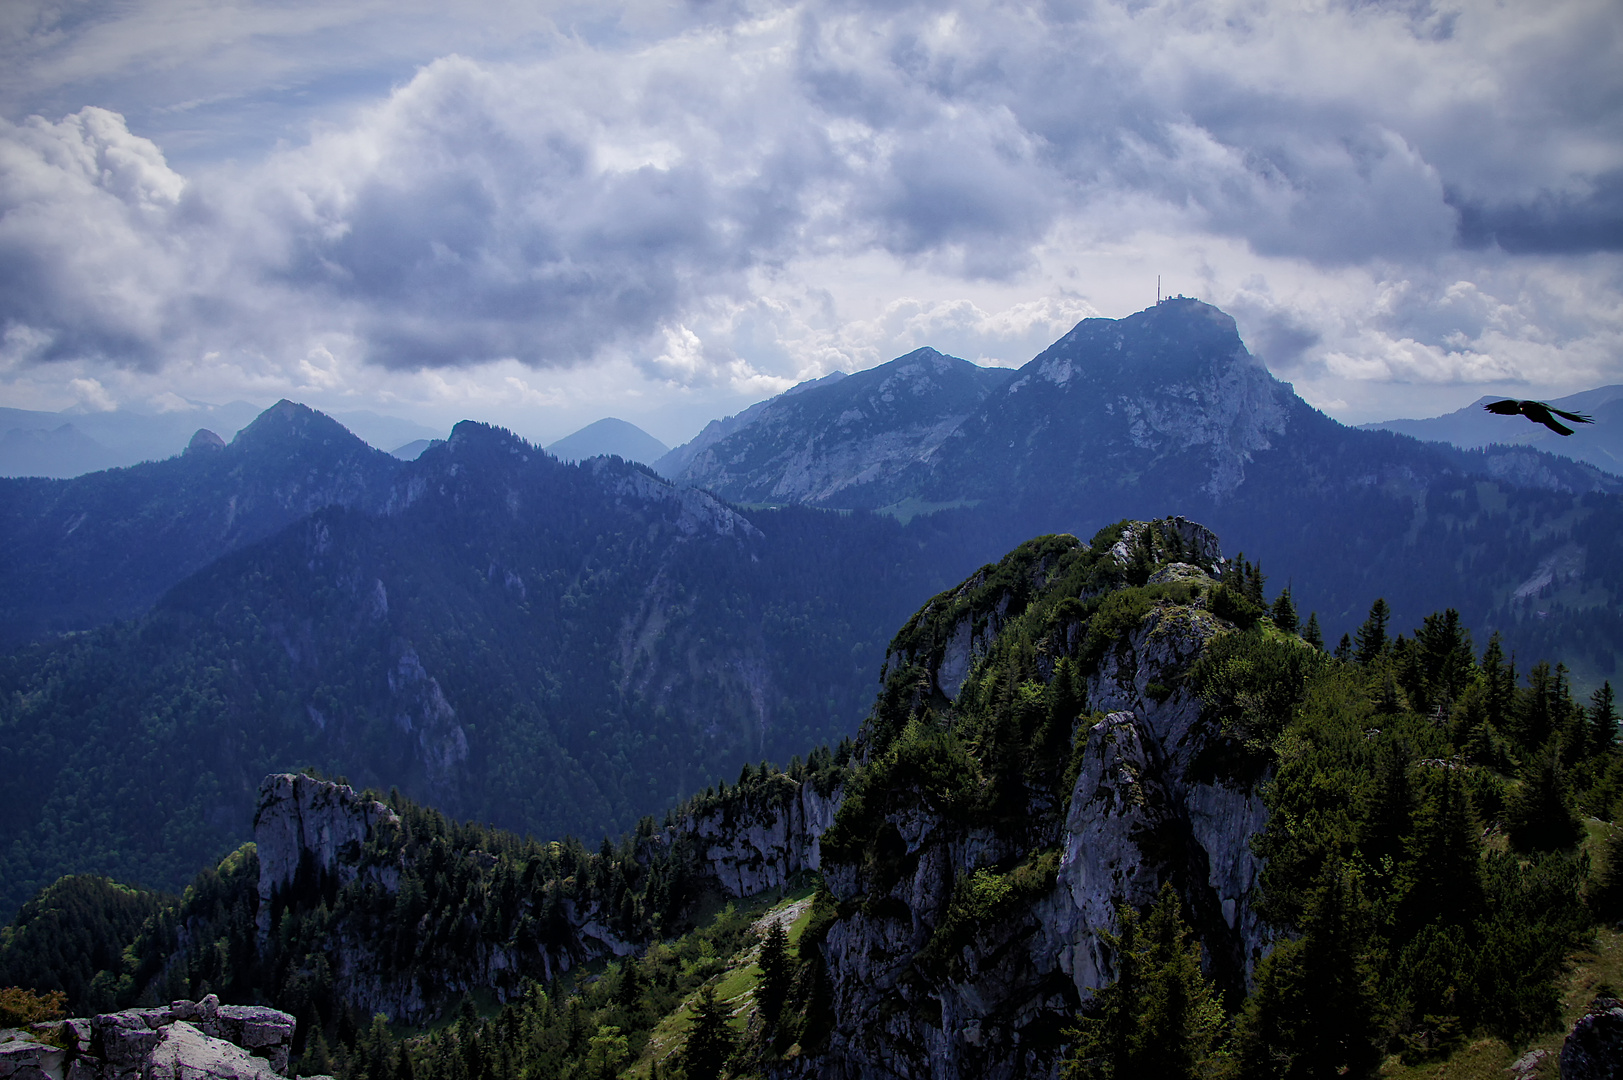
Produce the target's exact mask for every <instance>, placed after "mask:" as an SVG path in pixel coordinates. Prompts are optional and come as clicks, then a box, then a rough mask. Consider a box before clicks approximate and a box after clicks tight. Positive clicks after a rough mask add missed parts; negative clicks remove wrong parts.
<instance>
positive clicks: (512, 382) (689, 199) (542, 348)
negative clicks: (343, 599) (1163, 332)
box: [0, 0, 1623, 445]
mask: <svg viewBox="0 0 1623 1080" xmlns="http://www.w3.org/2000/svg"><path fill="white" fill-rule="evenodd" d="M1158 278H1159V281H1160V288H1161V289H1162V291H1163V292H1164V293H1166V294H1168V295H1171V294H1182V295H1189V296H1196V297H1199V298H1201V299H1203V300H1206V301H1208V302H1210V303H1213V304H1216V305H1217V306H1219V307H1221V308H1223V309H1224V310H1225V311H1227V312H1229V313H1230V314H1231V315H1233V316H1234V317H1235V319H1236V320H1237V321H1238V324H1239V327H1240V331H1241V335H1242V337H1243V338H1244V339H1245V341H1246V343H1247V345H1248V346H1249V348H1250V349H1251V350H1252V352H1254V353H1255V354H1256V355H1257V356H1259V357H1260V358H1261V359H1262V360H1263V361H1264V362H1265V363H1266V364H1267V365H1268V367H1269V368H1270V369H1271V370H1272V371H1273V373H1274V374H1275V375H1276V376H1278V377H1279V378H1281V379H1284V380H1286V381H1288V382H1290V383H1292V384H1293V385H1294V386H1295V388H1296V390H1297V392H1298V393H1299V394H1301V395H1302V396H1303V397H1304V398H1306V399H1307V400H1308V401H1309V402H1311V403H1313V404H1314V405H1316V406H1318V407H1319V408H1321V409H1323V410H1324V411H1325V412H1327V413H1329V414H1330V415H1332V416H1334V417H1336V418H1337V419H1340V420H1342V421H1345V422H1348V423H1361V422H1365V421H1371V420H1379V419H1388V418H1393V417H1401V416H1431V415H1438V414H1440V413H1443V412H1447V411H1450V410H1453V409H1456V408H1459V407H1461V406H1463V405H1465V404H1468V403H1470V402H1471V401H1473V400H1475V399H1476V398H1478V397H1480V396H1481V395H1483V394H1490V393H1491V394H1503V395H1506V396H1515V397H1554V396H1559V395H1561V394H1565V393H1571V392H1574V391H1576V390H1580V389H1587V388H1589V387H1594V386H1600V385H1605V384H1608V383H1623V295H1620V286H1623V4H1619V3H1617V2H1616V0H1545V2H1542V3H1539V4H1532V3H1526V2H1520V0H1502V2H1490V0H1462V2H1459V3H1447V2H1439V3H1427V2H1424V0H1403V2H1393V3H1385V2H1381V0H1336V2H1312V0H1303V2H1279V3H1262V2H1252V0H1209V2H1193V0H1169V2H1154V0H1131V2H1126V3H1115V2H1108V0H1096V2H1094V0H1083V2H1076V3H1069V2H1061V0H1056V2H1053V3H1025V4H1003V3H974V2H966V3H958V4H943V3H940V2H931V3H927V4H923V3H921V4H911V3H906V2H900V0H898V2H877V0H876V2H872V3H865V4H864V3H845V2H840V0H806V2H804V3H765V2H762V3H757V2H751V0H738V2H729V0H692V2H687V3H678V2H671V3H651V2H645V0H621V2H614V0H605V2H595V0H594V2H589V3H573V2H549V0H484V2H481V0H467V2H459V3H457V4H455V5H447V4H443V3H439V2H420V0H319V2H304V0H277V2H253V0H7V2H6V3H5V4H4V5H3V6H0V405H6V406H11V407H16V408H29V409H48V410H61V409H80V410H94V411H105V410H113V409H128V410H134V411H154V410H156V411H174V410H186V409H188V408H189V407H190V404H189V403H191V402H198V401H205V402H213V403H225V402H228V401H232V400H246V401H251V402H254V403H256V404H267V405H268V404H270V403H272V402H274V401H275V400H276V399H278V398H282V397H288V398H292V399H294V400H298V401H303V402H305V403H307V404H310V405H312V406H314V407H317V408H321V409H325V410H328V411H340V412H341V411H347V410H359V409H368V410H372V411H375V412H380V413H386V414H391V415H396V416H402V417H406V418H409V419H414V420H417V421H419V422H421V423H424V424H427V425H428V426H430V427H433V428H435V429H437V430H446V429H448V428H449V426H450V425H451V424H452V423H454V422H455V421H457V420H459V419H463V418H473V419H478V420H485V421H490V422H494V423H499V424H503V425H504V426H507V427H510V428H512V429H513V430H515V431H517V432H519V433H520V434H523V435H525V436H527V437H530V438H532V439H536V440H538V441H541V442H547V441H551V440H552V439H555V438H558V437H560V436H562V435H564V434H567V433H568V432H570V431H573V430H575V429H576V428H579V427H581V426H583V425H585V424H587V423H589V422H591V421H593V420H596V419H599V418H600V417H604V416H618V417H622V418H624V419H627V420H630V421H632V422H633V423H636V424H639V425H640V426H642V427H644V428H645V429H646V430H648V431H649V432H651V433H652V434H654V435H655V436H657V437H658V438H660V439H662V440H664V441H665V442H667V443H669V444H673V445H674V444H676V443H679V442H682V441H685V440H686V439H688V438H691V437H692V436H693V435H694V434H695V433H697V431H698V430H699V429H700V428H701V427H702V426H703V424H704V423H705V422H706V421H707V420H709V419H712V418H714V417H719V416H723V415H726V414H730V413H733V412H737V411H738V410H739V409H741V408H743V407H745V406H746V405H748V404H750V403H751V402H753V401H756V400H760V399H761V398H764V397H767V396H770V395H772V394H775V393H778V392H781V391H782V390H784V389H786V388H787V387H789V386H791V385H793V384H794V383H796V382H799V381H801V380H804V379H810V378H817V377H820V376H822V375H824V374H827V373H829V372H831V371H835V370H843V371H848V372H849V371H854V370H859V369H862V368H867V367H871V366H873V365H874V364H877V363H882V362H884V361H885V360H888V359H890V358H892V357H895V356H898V355H901V354H903V353H906V352H908V351H910V350H912V349H914V348H917V347H919V346H922V345H931V346H934V347H935V348H937V349H940V350H941V351H943V352H947V353H951V354H954V355H957V356H962V357H964V358H966V359H969V360H973V361H976V362H978V363H983V364H1000V365H1019V364H1022V363H1025V362H1026V361H1027V360H1029V359H1031V358H1032V357H1033V356H1035V355H1036V354H1037V353H1038V352H1040V351H1041V350H1042V349H1043V348H1044V347H1045V346H1046V345H1048V344H1049V343H1051V342H1052V341H1053V340H1055V339H1057V338H1058V337H1060V336H1061V335H1062V334H1064V333H1065V332H1066V331H1067V330H1068V329H1069V328H1070V327H1071V326H1072V325H1074V324H1075V323H1076V322H1077V321H1078V320H1079V319H1082V318H1087V317H1092V316H1105V317H1110V318H1120V317H1123V316H1126V315H1129V314H1131V313H1132V312H1134V311H1138V310H1140V309H1143V308H1145V307H1148V306H1150V305H1151V304H1152V303H1154V301H1155V298H1156V290H1157V279H1158Z"/></svg>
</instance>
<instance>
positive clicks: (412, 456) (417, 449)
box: [389, 439, 445, 461]
mask: <svg viewBox="0 0 1623 1080" xmlns="http://www.w3.org/2000/svg"><path fill="white" fill-rule="evenodd" d="M444 441H445V440H444V439H413V440H412V441H411V442H409V443H407V444H406V445H404V446H397V447H395V448H394V449H393V450H390V451H389V453H390V454H392V455H393V456H395V457H397V458H399V459H400V460H401V461H416V460H417V459H418V458H419V457H422V455H423V451H424V450H427V449H428V448H429V447H430V446H433V445H434V444H435V443H437V442H444Z"/></svg>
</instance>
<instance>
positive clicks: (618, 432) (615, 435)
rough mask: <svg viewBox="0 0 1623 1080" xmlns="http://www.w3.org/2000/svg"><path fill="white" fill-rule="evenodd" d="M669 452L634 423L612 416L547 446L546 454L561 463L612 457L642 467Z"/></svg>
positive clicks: (667, 448)
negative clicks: (608, 455) (607, 455)
mask: <svg viewBox="0 0 1623 1080" xmlns="http://www.w3.org/2000/svg"><path fill="white" fill-rule="evenodd" d="M669 450H670V447H668V446H666V445H665V444H664V443H662V442H660V441H659V440H658V439H656V438H654V437H653V436H652V435H650V434H648V432H646V431H644V430H643V429H642V428H640V427H638V426H637V425H636V424H633V423H630V422H628V421H625V420H620V419H617V418H616V417H613V416H609V417H605V418H604V419H602V420H597V421H594V422H593V423H590V424H587V425H586V426H585V427H583V428H581V429H580V430H579V431H576V432H574V433H573V434H570V435H565V436H564V437H563V438H561V439H559V440H558V441H557V442H555V443H552V444H551V445H549V446H548V447H547V453H549V454H551V455H552V456H554V457H556V458H558V459H559V460H560V461H585V460H586V459H587V458H592V457H601V456H603V455H605V454H612V455H614V456H615V457H622V458H625V459H626V460H627V461H636V462H640V463H642V464H644V465H652V464H653V463H654V462H656V461H658V460H659V459H660V458H662V457H664V456H665V454H666V452H667V451H669Z"/></svg>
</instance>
